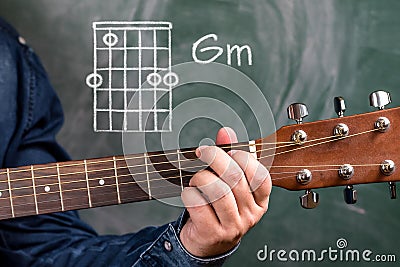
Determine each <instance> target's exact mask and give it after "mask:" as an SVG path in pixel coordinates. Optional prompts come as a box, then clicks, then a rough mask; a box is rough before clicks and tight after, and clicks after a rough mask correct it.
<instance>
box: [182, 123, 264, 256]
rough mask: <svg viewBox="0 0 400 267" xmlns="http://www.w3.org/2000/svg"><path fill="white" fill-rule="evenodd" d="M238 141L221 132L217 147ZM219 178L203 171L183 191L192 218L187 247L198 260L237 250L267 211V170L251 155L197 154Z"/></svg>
mask: <svg viewBox="0 0 400 267" xmlns="http://www.w3.org/2000/svg"><path fill="white" fill-rule="evenodd" d="M234 142H237V138H236V134H235V132H234V131H233V130H232V129H230V128H222V129H220V130H219V132H218V134H217V140H216V143H217V144H218V145H221V144H229V143H234ZM196 155H197V156H198V157H199V158H200V160H202V161H204V162H205V163H207V164H209V165H210V167H211V168H212V169H213V170H214V172H215V174H214V173H212V172H210V171H208V170H202V171H200V172H198V173H196V174H195V175H194V176H193V178H192V179H191V180H190V184H189V185H190V187H187V188H185V189H184V191H183V192H182V200H183V203H184V204H185V206H186V208H187V210H188V212H189V214H190V218H189V219H188V221H187V222H186V224H185V225H184V226H183V228H182V231H181V232H180V239H181V242H182V244H183V245H184V247H185V248H186V249H187V250H188V251H189V252H190V253H192V254H193V255H195V256H198V257H210V256H215V255H219V254H223V253H225V252H227V251H229V250H230V249H232V248H233V247H235V246H236V245H237V244H238V243H239V241H240V239H241V238H242V236H243V235H244V234H245V233H247V231H249V229H250V228H252V227H253V226H254V225H255V224H256V223H257V222H258V221H259V220H260V219H261V217H262V216H263V214H264V213H265V212H266V211H267V208H268V201H269V195H270V193H271V186H272V184H271V178H270V175H269V172H268V170H267V169H266V168H265V167H264V166H262V165H261V164H260V163H259V162H258V161H257V160H256V159H255V158H254V157H253V156H252V155H251V154H250V153H247V152H244V151H235V150H233V151H230V152H228V153H225V152H224V151H223V150H222V149H220V148H218V147H216V146H202V147H199V148H198V149H197V150H196Z"/></svg>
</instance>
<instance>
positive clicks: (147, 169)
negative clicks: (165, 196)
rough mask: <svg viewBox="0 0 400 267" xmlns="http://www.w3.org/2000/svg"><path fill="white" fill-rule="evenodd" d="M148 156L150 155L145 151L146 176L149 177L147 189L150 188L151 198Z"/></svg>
mask: <svg viewBox="0 0 400 267" xmlns="http://www.w3.org/2000/svg"><path fill="white" fill-rule="evenodd" d="M147 158H148V155H147V153H144V165H145V167H146V177H147V189H148V191H149V192H148V193H149V199H151V189H150V178H149V167H148V165H147Z"/></svg>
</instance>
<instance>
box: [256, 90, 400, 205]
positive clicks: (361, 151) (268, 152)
mask: <svg viewBox="0 0 400 267" xmlns="http://www.w3.org/2000/svg"><path fill="white" fill-rule="evenodd" d="M380 92H383V91H378V92H375V93H373V94H371V105H377V106H378V107H380V108H382V106H381V105H382V103H386V102H385V101H384V100H382V96H379V95H377V94H378V93H380ZM374 97H375V99H374ZM343 101H344V100H343V99H342V98H337V99H336V100H335V109H336V111H337V113H338V114H339V115H343V112H344V109H343V108H344V102H343ZM388 102H390V98H389V95H388ZM386 104H387V103H386ZM299 105H300V104H295V106H294V107H293V106H291V107H290V108H289V109H288V111H289V114H290V115H291V116H292V117H294V119H295V120H297V119H298V118H299V117H301V116H304V115H306V114H305V113H304V108H303V107H301V106H299ZM384 105H385V104H383V106H384ZM293 110H294V111H293ZM291 112H292V113H291ZM340 112H341V113H342V114H340ZM296 116H297V117H296ZM300 120H301V119H300ZM275 136H276V143H275V149H272V146H271V144H270V142H269V141H268V140H270V138H264V139H259V140H258V141H257V151H259V153H258V158H259V159H260V161H261V162H262V163H263V164H265V165H266V166H271V168H270V173H271V178H272V182H273V185H275V186H279V187H282V188H286V189H288V190H306V194H305V195H304V196H303V197H301V198H300V200H301V203H302V206H303V207H305V208H313V207H315V206H316V205H317V204H318V195H317V194H316V193H314V192H311V189H315V188H325V187H334V186H344V187H345V200H346V202H347V203H349V204H353V203H355V201H356V192H355V191H354V189H353V185H357V184H367V183H381V182H390V189H391V191H390V192H391V197H392V198H395V197H396V189H395V185H394V182H396V181H400V170H399V171H398V170H396V167H395V166H396V164H400V153H398V150H399V145H400V107H397V108H392V109H387V110H383V109H382V110H378V111H374V112H370V113H364V114H359V115H353V116H346V117H339V118H334V119H328V120H321V121H315V122H309V123H301V124H294V125H289V126H284V127H282V128H281V129H279V130H278V131H277V132H276V133H275ZM272 158H273V162H272V164H271V161H272Z"/></svg>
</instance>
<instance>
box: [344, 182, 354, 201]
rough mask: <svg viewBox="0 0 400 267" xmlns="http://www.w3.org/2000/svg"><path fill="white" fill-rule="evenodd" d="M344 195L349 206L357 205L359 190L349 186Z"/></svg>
mask: <svg viewBox="0 0 400 267" xmlns="http://www.w3.org/2000/svg"><path fill="white" fill-rule="evenodd" d="M343 193H344V201H345V202H346V203H347V204H355V203H356V202H357V190H355V189H353V186H352V185H347V186H346V188H345V189H344V191H343Z"/></svg>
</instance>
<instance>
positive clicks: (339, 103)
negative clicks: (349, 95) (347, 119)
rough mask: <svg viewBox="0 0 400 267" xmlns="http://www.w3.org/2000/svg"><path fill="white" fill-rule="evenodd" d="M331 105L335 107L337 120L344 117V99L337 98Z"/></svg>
mask: <svg viewBox="0 0 400 267" xmlns="http://www.w3.org/2000/svg"><path fill="white" fill-rule="evenodd" d="M333 105H334V106H335V112H336V114H337V115H338V117H339V118H341V117H343V116H344V112H345V111H346V103H345V102H344V98H343V97H341V96H337V97H335V98H334V99H333Z"/></svg>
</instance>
